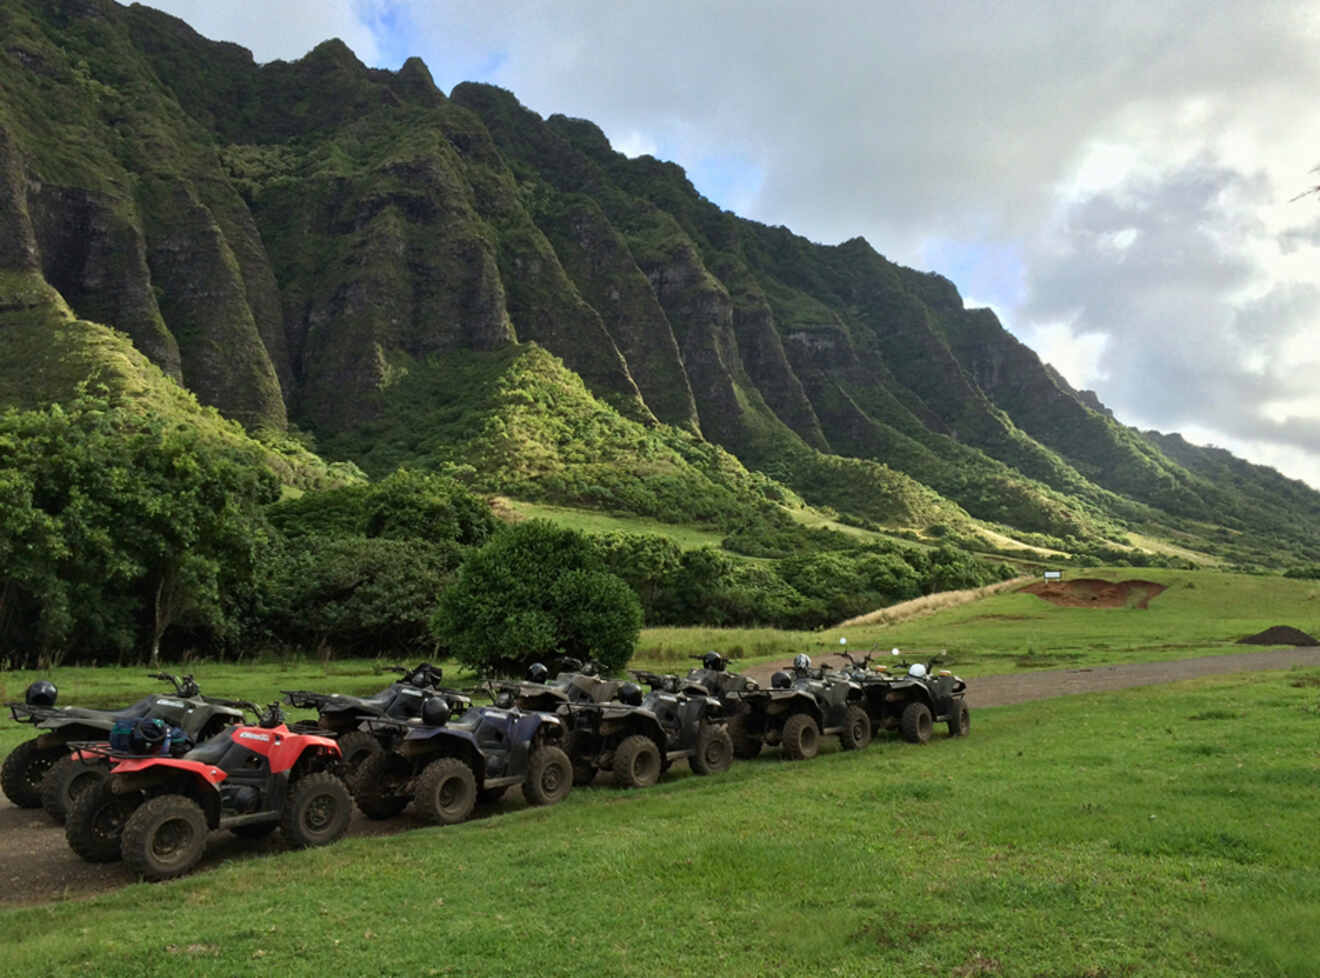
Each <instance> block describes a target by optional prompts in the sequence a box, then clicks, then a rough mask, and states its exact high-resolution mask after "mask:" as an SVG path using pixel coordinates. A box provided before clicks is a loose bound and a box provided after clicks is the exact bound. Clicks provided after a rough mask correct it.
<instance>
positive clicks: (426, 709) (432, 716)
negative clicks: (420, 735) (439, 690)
mask: <svg viewBox="0 0 1320 978" xmlns="http://www.w3.org/2000/svg"><path fill="white" fill-rule="evenodd" d="M449 714H450V709H449V700H447V699H445V698H444V697H443V696H432V697H431V698H430V699H428V700H427V701H426V702H425V703H423V704H422V723H424V724H426V725H427V726H428V727H443V726H444V725H445V724H446V723H448V722H449Z"/></svg>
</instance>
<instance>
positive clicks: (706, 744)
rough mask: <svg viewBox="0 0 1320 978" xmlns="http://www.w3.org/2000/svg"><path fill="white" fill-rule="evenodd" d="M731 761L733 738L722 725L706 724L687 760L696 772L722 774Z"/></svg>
mask: <svg viewBox="0 0 1320 978" xmlns="http://www.w3.org/2000/svg"><path fill="white" fill-rule="evenodd" d="M732 763H733V738H732V737H730V736H729V731H728V730H726V729H725V728H724V727H722V726H714V725H711V726H708V727H706V728H705V729H703V730H702V731H701V733H700V734H699V735H698V736H697V750H696V753H695V754H693V755H692V757H691V759H689V761H688V767H690V768H692V770H693V772H695V773H696V774H723V773H724V772H725V771H727V770H728V769H729V765H730V764H732Z"/></svg>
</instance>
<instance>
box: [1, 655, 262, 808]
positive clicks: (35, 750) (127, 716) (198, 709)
mask: <svg viewBox="0 0 1320 978" xmlns="http://www.w3.org/2000/svg"><path fill="white" fill-rule="evenodd" d="M147 678H148V679H159V680H161V681H163V682H168V683H170V684H171V685H172V686H173V687H174V693H173V694H161V693H152V694H151V695H149V696H146V697H144V698H143V699H141V700H138V702H136V703H134V704H133V705H132V706H127V707H123V708H122V709H118V710H92V709H87V708H84V707H77V706H56V705H55V698H56V696H57V695H58V694H57V691H56V689H55V686H54V684H52V683H50V682H48V681H46V680H39V681H38V682H35V683H33V684H32V685H31V686H29V687H28V689H27V693H26V695H25V696H24V700H25V702H23V703H10V704H9V712H10V713H11V715H12V716H13V718H14V719H15V720H17V721H18V722H19V723H30V724H32V725H33V726H34V727H39V728H43V729H45V730H46V731H47V732H46V733H43V734H41V735H39V736H37V737H34V738H32V739H31V740H27V741H24V742H23V743H21V744H19V745H18V746H17V747H15V748H14V750H13V751H12V752H11V753H10V754H9V756H8V757H6V758H5V763H4V767H3V769H0V785H2V786H3V789H4V793H5V794H6V795H8V796H9V800H10V801H12V802H13V803H14V804H15V805H17V806H18V807H20V808H38V807H40V808H45V809H46V811H47V813H48V814H49V815H50V816H51V818H53V819H55V821H57V822H63V821H64V818H65V815H66V813H67V812H68V810H69V807H70V806H71V805H72V804H73V800H74V798H76V797H77V796H78V795H79V794H80V793H82V792H83V791H84V790H86V789H87V788H90V787H93V786H95V785H96V784H97V783H99V782H100V781H101V780H102V779H103V778H104V777H105V776H106V774H107V773H108V772H109V770H110V765H109V764H108V763H106V762H105V761H104V759H102V758H98V759H83V758H81V757H80V756H75V755H74V754H73V753H71V752H70V748H69V744H70V743H72V742H74V741H87V740H107V739H109V737H110V735H111V733H112V732H113V731H114V730H115V729H116V726H120V727H122V726H124V725H126V724H130V723H132V722H133V721H135V720H139V719H143V718H153V717H154V718H158V719H160V720H161V721H163V722H164V723H165V724H168V725H169V726H170V727H177V728H179V729H181V730H182V731H183V732H184V733H185V734H186V735H187V736H188V738H189V739H190V740H192V741H193V742H194V743H200V742H201V741H203V740H207V739H208V738H210V737H212V736H214V735H215V734H217V733H219V732H220V731H221V730H223V729H224V728H225V727H227V726H230V725H232V724H236V723H242V722H243V707H242V704H240V703H238V702H236V701H234V700H227V699H220V698H218V697H213V696H203V695H202V691H201V689H199V688H198V686H197V683H196V682H195V681H194V680H193V677H192V676H175V675H171V674H170V673H166V672H153V673H149V674H148V676H147Z"/></svg>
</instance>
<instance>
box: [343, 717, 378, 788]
mask: <svg viewBox="0 0 1320 978" xmlns="http://www.w3.org/2000/svg"><path fill="white" fill-rule="evenodd" d="M338 743H339V753H340V754H342V755H343V757H344V780H346V781H347V782H348V783H349V784H352V783H353V775H354V774H356V773H357V771H358V768H360V767H362V765H363V764H364V763H366V761H367V759H368V758H370V757H372V756H374V755H376V754H383V753H384V748H383V747H381V746H380V741H379V740H377V739H376V738H375V736H374V735H372V734H370V733H368V732H367V731H365V730H351V731H349V732H348V733H346V734H344V736H342V737H340V738H339V741H338Z"/></svg>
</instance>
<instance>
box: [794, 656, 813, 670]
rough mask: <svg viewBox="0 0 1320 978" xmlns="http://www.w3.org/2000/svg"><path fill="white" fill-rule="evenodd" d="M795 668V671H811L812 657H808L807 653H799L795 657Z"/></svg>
mask: <svg viewBox="0 0 1320 978" xmlns="http://www.w3.org/2000/svg"><path fill="white" fill-rule="evenodd" d="M793 668H794V669H810V668H811V656H809V655H807V653H805V652H799V653H798V654H797V655H795V656H793Z"/></svg>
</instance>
